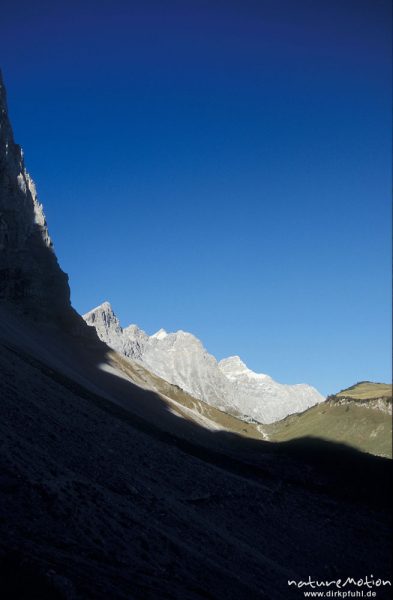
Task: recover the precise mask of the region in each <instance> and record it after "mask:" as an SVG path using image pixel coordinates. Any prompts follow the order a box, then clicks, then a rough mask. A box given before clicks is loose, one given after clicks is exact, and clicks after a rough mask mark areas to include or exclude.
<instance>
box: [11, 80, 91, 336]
mask: <svg viewBox="0 0 393 600" xmlns="http://www.w3.org/2000/svg"><path fill="white" fill-rule="evenodd" d="M0 301H2V302H9V303H11V304H12V305H13V306H14V307H18V308H19V309H20V310H21V311H22V312H24V313H27V314H30V316H34V317H35V318H45V320H48V319H49V320H51V321H55V322H56V321H57V322H60V321H64V320H69V319H70V317H72V318H74V319H77V317H76V313H75V311H73V309H72V308H71V302H70V288H69V285H68V276H67V275H66V274H65V273H64V272H63V271H62V270H61V268H60V266H59V264H58V262H57V258H56V255H55V253H54V251H53V245H52V241H51V239H50V237H49V233H48V228H47V224H46V219H45V214H44V211H43V208H42V205H41V203H40V202H39V200H38V197H37V192H36V188H35V185H34V182H33V180H32V179H31V177H30V175H29V173H28V172H27V170H26V168H25V164H24V157H23V151H22V149H21V147H20V146H19V145H18V144H16V143H15V141H14V136H13V131H12V127H11V124H10V121H9V118H8V110H7V98H6V90H5V86H4V83H3V80H2V76H1V72H0ZM80 325H81V326H82V327H83V323H80Z"/></svg>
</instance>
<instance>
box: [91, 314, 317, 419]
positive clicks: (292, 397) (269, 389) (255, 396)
mask: <svg viewBox="0 0 393 600" xmlns="http://www.w3.org/2000/svg"><path fill="white" fill-rule="evenodd" d="M83 318H84V319H85V321H86V323H87V324H88V325H91V326H93V327H95V329H96V331H97V334H98V336H99V338H100V339H101V340H102V341H104V342H105V343H106V344H108V346H110V347H111V348H112V349H114V350H116V351H117V352H120V353H122V354H124V355H125V356H127V357H128V358H131V359H133V360H136V361H139V362H141V363H142V364H143V365H144V366H145V367H146V368H147V369H149V370H150V371H151V372H153V373H155V374H156V375H158V376H159V377H161V378H162V379H165V380H166V381H168V382H169V383H171V384H174V385H177V386H179V387H180V388H182V389H183V390H185V391H186V392H188V393H189V394H191V395H192V396H194V397H195V398H198V399H200V400H204V401H205V402H207V403H208V404H210V405H212V406H215V407H217V408H219V409H220V410H223V411H225V412H229V413H230V414H233V415H234V416H237V417H240V418H242V419H244V420H255V421H257V422H260V423H273V422H275V421H279V420H281V419H284V418H285V417H287V416H288V415H290V414H292V413H296V412H302V411H304V410H306V409H307V408H309V407H311V406H314V405H315V404H318V403H319V402H322V401H323V400H324V398H323V396H321V394H319V392H318V391H317V390H316V389H315V388H313V387H311V386H309V385H306V384H297V385H285V384H280V383H277V382H276V381H274V380H273V379H272V378H271V377H269V376H268V375H265V374H258V373H254V372H253V371H251V370H250V369H248V367H247V366H246V365H245V364H244V363H243V361H242V360H241V359H240V357H238V356H232V357H229V358H226V359H223V360H222V361H220V362H218V361H217V360H216V358H215V357H214V356H212V355H211V354H209V353H208V352H207V350H206V349H205V348H204V346H203V344H202V342H201V341H200V340H198V338H196V337H195V336H194V335H192V334H191V333H187V332H185V331H181V330H180V331H177V332H176V333H167V332H166V331H165V330H164V329H161V330H160V331H158V332H157V333H155V334H154V335H152V336H149V335H148V334H146V333H145V332H144V331H143V330H142V329H140V328H139V327H138V326H137V325H130V326H129V327H126V328H124V329H123V328H122V327H121V325H120V322H119V320H118V318H117V317H116V315H115V313H114V312H113V309H112V307H111V305H110V304H109V302H104V303H103V304H102V305H100V306H98V307H96V308H94V309H93V310H91V311H89V312H88V313H86V314H85V315H84V316H83Z"/></svg>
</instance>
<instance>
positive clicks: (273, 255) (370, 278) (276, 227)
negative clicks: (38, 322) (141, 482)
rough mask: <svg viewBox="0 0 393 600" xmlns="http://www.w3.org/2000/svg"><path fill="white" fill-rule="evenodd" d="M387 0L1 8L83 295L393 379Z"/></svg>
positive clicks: (30, 139)
mask: <svg viewBox="0 0 393 600" xmlns="http://www.w3.org/2000/svg"><path fill="white" fill-rule="evenodd" d="M390 23H391V15H390V1H388V0H386V1H385V0H356V1H351V0H340V1H338V0H318V1H315V0H259V1H248V0H241V1H240V0H239V1H237V2H230V1H228V0H227V1H222V2H219V1H215V0H206V1H197V0H189V1H183V2H171V1H170V0H169V1H166V2H163V1H161V2H150V1H144V2H142V1H140V2H132V1H129V2H126V1H121V0H110V1H109V0H108V1H102V2H100V1H99V0H96V1H94V2H74V3H72V2H65V1H62V2H55V1H53V0H52V1H51V2H41V1H40V0H38V1H36V2H18V3H15V2H14V0H13V1H12V2H8V0H6V1H4V0H3V2H2V9H1V21H0V65H1V67H2V69H3V74H4V78H5V81H6V85H7V87H8V96H9V107H10V114H11V118H12V121H13V125H14V131H15V137H16V140H17V141H18V142H19V143H20V144H21V145H22V146H23V148H24V150H25V157H26V163H27V167H28V169H29V171H30V172H31V174H32V176H33V178H34V180H35V181H36V184H37V187H38V192H39V196H40V199H41V201H42V202H43V203H44V207H45V211H46V215H47V218H48V222H49V227H50V232H51V235H52V237H53V239H54V243H55V248H56V251H57V254H58V257H59V260H60V263H61V265H62V267H63V269H64V270H65V271H66V272H68V273H69V275H70V283H71V287H72V299H73V304H74V306H75V307H76V308H77V310H79V311H80V312H81V313H83V312H85V311H87V310H89V309H90V308H92V307H94V306H96V305H97V304H100V303H101V302H102V301H104V300H107V299H108V300H110V301H111V303H112V305H113V307H114V310H115V312H116V313H117V314H118V315H119V317H120V319H121V322H122V324H123V325H127V324H129V323H131V322H135V323H137V324H139V325H140V326H141V327H142V328H144V329H146V330H147V332H149V333H153V332H154V331H155V330H157V329H159V328H160V327H165V328H166V329H167V330H177V329H184V330H187V331H191V332H193V333H194V334H196V335H197V336H198V337H200V338H201V339H202V340H203V342H204V343H205V345H206V347H207V349H208V350H209V351H210V352H212V353H213V354H215V355H216V356H217V357H218V358H222V357H224V356H227V355H230V354H239V355H240V356H241V357H242V358H243V359H244V360H245V361H246V362H247V364H248V365H249V366H250V367H251V368H252V369H254V370H256V371H262V372H265V373H269V374H270V375H272V376H273V377H274V378H275V379H277V380H279V381H281V382H285V383H296V382H308V383H311V384H313V385H315V386H316V387H318V388H319V389H320V390H321V391H322V392H323V393H331V392H334V391H336V390H338V389H340V388H342V387H346V386H348V385H351V384H352V383H354V382H355V381H358V380H362V379H370V380H377V381H388V380H390V331H391V326H390V189H391V167H390V165H391V148H390V138H391V90H390V84H391V81H390V72H391V65H390V60H391V59H390V56H391V52H390V36H391V31H390V28H391V25H390Z"/></svg>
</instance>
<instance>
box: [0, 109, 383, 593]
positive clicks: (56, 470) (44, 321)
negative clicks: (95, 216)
mask: <svg viewBox="0 0 393 600" xmlns="http://www.w3.org/2000/svg"><path fill="white" fill-rule="evenodd" d="M4 107H5V104H4V101H3V109H2V110H5V109H4ZM1 124H2V128H3V127H5V129H2V137H1V139H2V140H3V142H4V140H5V143H3V159H4V160H3V162H2V163H1V165H2V169H3V170H2V177H1V178H0V185H1V190H0V198H1V205H0V206H1V209H2V211H3V213H4V214H5V215H6V216H5V217H4V221H3V229H2V231H3V234H4V235H3V238H2V239H3V247H2V251H1V263H0V264H1V272H2V273H3V275H2V277H3V279H2V282H3V283H2V287H1V290H2V292H1V293H2V298H3V301H2V303H1V304H0V449H1V452H0V597H1V598H5V599H7V600H10V599H18V600H35V599H37V600H46V599H48V600H49V599H50V600H53V599H63V600H87V599H89V600H96V599H97V600H108V599H109V598H110V599H111V600H112V599H113V600H132V599H137V600H139V599H140V600H142V599H143V600H155V599H157V600H158V599H159V600H162V599H165V598H168V599H178V600H198V599H202V598H204V599H206V598H210V599H213V600H221V599H222V598H226V599H228V600H239V599H240V598H252V599H254V598H255V599H259V598H261V599H269V600H270V599H273V600H288V599H290V598H292V597H293V598H298V597H299V590H294V589H293V588H288V584H287V581H288V579H296V580H299V579H303V580H304V579H307V578H308V577H309V576H310V575H311V576H312V577H313V578H319V579H323V580H326V579H330V580H331V579H338V578H345V577H347V576H351V577H355V578H360V577H365V575H367V574H371V573H372V574H373V576H374V577H382V578H384V579H387V578H388V576H389V568H390V501H391V497H390V495H389V490H390V461H387V460H385V459H382V458H377V457H373V456H369V455H366V454H363V453H360V452H356V451H354V450H352V449H350V448H348V447H346V446H345V445H342V444H332V443H328V442H324V441H321V440H318V439H310V438H304V439H301V440H298V441H296V442H288V443H282V444H272V443H266V442H263V441H261V440H259V439H255V438H254V436H250V437H246V436H243V435H238V434H237V433H233V432H230V431H227V430H224V429H223V428H218V427H217V425H218V423H219V420H218V416H217V414H216V413H208V414H205V415H201V414H199V412H198V411H195V410H194V408H193V407H192V406H187V405H186V401H185V399H184V397H183V398H182V396H181V393H180V392H179V390H174V393H173V398H169V396H168V392H171V389H173V388H170V389H168V387H167V386H168V385H169V384H167V383H166V382H163V381H162V380H161V379H160V378H157V377H153V376H151V374H149V372H148V371H146V369H143V368H142V367H141V366H138V365H136V364H135V363H132V362H130V361H127V359H126V358H124V357H123V356H119V355H118V354H117V353H116V352H113V351H111V350H109V348H108V347H107V346H106V345H105V344H103V343H102V342H100V341H99V340H98V338H97V337H96V336H95V335H84V333H85V332H86V330H88V329H89V328H88V327H87V326H84V325H83V322H82V324H81V318H80V317H79V316H78V315H76V314H75V313H74V312H73V311H72V309H71V308H70V303H69V295H68V292H69V290H68V284H67V282H66V276H65V275H64V274H62V272H61V270H60V268H59V267H58V265H57V261H56V257H55V255H54V253H53V249H52V247H51V245H50V243H49V242H48V240H47V238H46V236H47V232H46V225H45V224H44V223H43V222H42V221H41V222H40V223H37V222H36V219H38V217H37V216H34V215H35V212H34V211H35V200H34V199H35V196H34V195H33V193H32V192H31V190H30V192H29V193H27V192H26V193H25V191H24V189H23V185H22V184H21V185H22V191H21V192H19V191H18V189H19V190H20V187H18V186H19V184H18V174H19V172H18V169H16V171H13V167H12V165H15V164H16V163H15V161H14V159H12V160H11V158H9V156H8V155H7V152H8V149H7V148H8V147H10V143H11V138H10V137H9V135H10V134H9V133H8V134H7V131H8V129H7V127H8V120H7V119H6V118H5V116H4V113H2V121H1ZM4 131H5V133H6V134H7V135H5V137H4V135H3V133H4ZM7 136H8V137H7ZM12 143H13V142H12ZM7 144H8V146H7ZM12 148H13V152H14V158H15V157H17V147H16V146H12ZM8 160H10V161H11V162H10V163H9V162H7V161H8ZM11 167H12V168H11ZM21 173H22V180H23V176H24V177H25V180H23V181H25V183H26V182H27V183H28V180H27V176H26V175H23V174H24V173H25V172H24V171H21ZM15 177H16V179H15ZM29 189H30V188H29ZM5 207H8V208H5ZM37 210H38V214H41V213H40V209H38V208H37ZM38 220H39V219H38ZM4 223H5V225H4ZM37 225H38V226H37ZM12 230H13V236H10V235H9V232H12ZM4 232H5V233H4ZM45 232H46V233H45ZM23 257H25V258H26V263H25V262H24V260H23ZM7 269H8V270H7ZM4 270H5V272H6V275H4ZM41 270H42V272H41ZM22 313H23V314H22ZM25 313H26V314H25ZM69 315H71V317H70V318H69ZM58 324H61V327H58V326H57V325H58ZM75 325H76V326H77V328H78V333H79V335H78V336H76V335H75V329H76V328H75ZM89 331H90V332H91V330H89ZM171 394H172V392H171ZM176 394H180V395H178V396H176ZM182 399H183V400H184V401H182ZM192 401H193V400H192V398H191V397H187V402H190V403H192ZM202 417H204V418H202ZM245 425H246V424H245ZM387 592H388V593H387ZM389 596H390V589H389V590H386V589H383V590H381V591H380V593H379V598H387V597H389Z"/></svg>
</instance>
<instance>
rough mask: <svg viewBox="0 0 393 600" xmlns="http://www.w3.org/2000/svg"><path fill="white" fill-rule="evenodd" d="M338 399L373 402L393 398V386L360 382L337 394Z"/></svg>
mask: <svg viewBox="0 0 393 600" xmlns="http://www.w3.org/2000/svg"><path fill="white" fill-rule="evenodd" d="M336 396H337V397H338V398H353V399H354V400H369V399H370V400H371V399H374V398H391V397H392V385H391V384H388V383H373V382H372V381H360V382H359V383H355V385H352V386H351V387H349V388H347V389H345V390H341V392H338V394H336Z"/></svg>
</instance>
